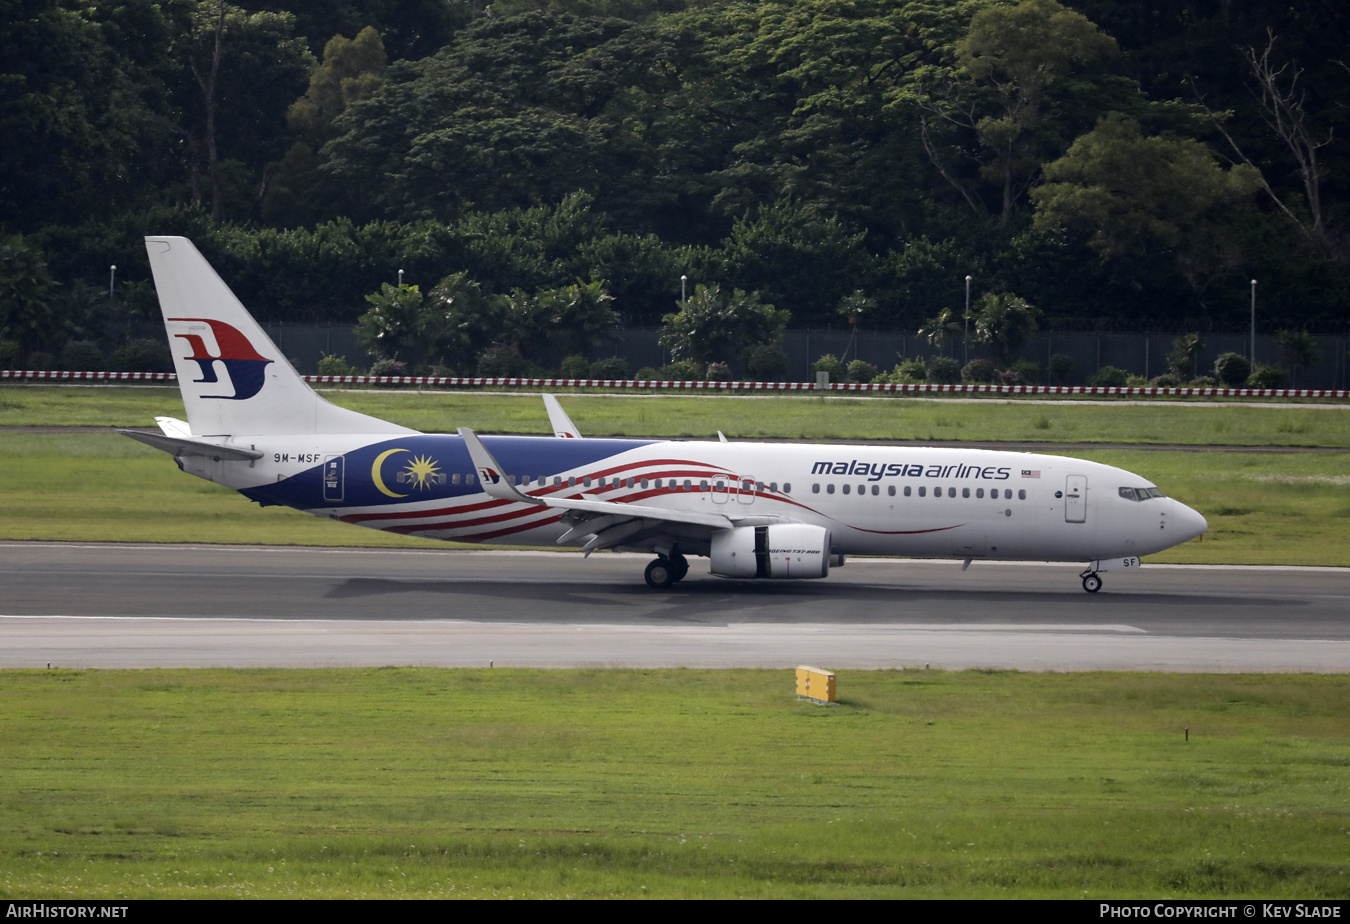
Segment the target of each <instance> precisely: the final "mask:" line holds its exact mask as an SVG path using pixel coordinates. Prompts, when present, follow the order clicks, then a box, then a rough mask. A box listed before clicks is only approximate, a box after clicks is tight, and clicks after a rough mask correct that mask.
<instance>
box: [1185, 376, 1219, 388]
mask: <svg viewBox="0 0 1350 924" xmlns="http://www.w3.org/2000/svg"><path fill="white" fill-rule="evenodd" d="M1218 384H1219V380H1218V379H1216V378H1214V377H1213V376H1209V375H1200V376H1196V377H1195V378H1193V379H1191V381H1190V387H1191V388H1215V387H1217V386H1218Z"/></svg>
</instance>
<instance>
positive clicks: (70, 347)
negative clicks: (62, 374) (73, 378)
mask: <svg viewBox="0 0 1350 924" xmlns="http://www.w3.org/2000/svg"><path fill="white" fill-rule="evenodd" d="M61 368H62V369H69V370H70V371H72V372H101V371H103V351H102V350H100V349H99V348H98V344H97V343H95V342H94V341H92V340H70V341H67V342H66V345H65V346H64V347H62V348H61Z"/></svg>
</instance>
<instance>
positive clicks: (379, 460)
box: [370, 449, 408, 497]
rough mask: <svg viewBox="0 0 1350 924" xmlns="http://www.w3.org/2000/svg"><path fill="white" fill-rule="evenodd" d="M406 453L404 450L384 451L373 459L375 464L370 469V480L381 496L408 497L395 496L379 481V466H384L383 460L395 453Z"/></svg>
mask: <svg viewBox="0 0 1350 924" xmlns="http://www.w3.org/2000/svg"><path fill="white" fill-rule="evenodd" d="M407 451H408V450H406V449H386V450H385V451H384V452H382V453H380V454H379V455H378V456H376V457H375V464H374V465H372V466H371V467H370V480H371V481H373V482H375V487H377V488H379V489H380V493H381V494H388V495H389V496H390V497H407V496H408V495H406V494H395V493H394V492H393V491H391V490H389V489H388V488H386V487H385V486H384V482H383V481H382V480H381V479H380V466H381V465H384V460H385V459H387V458H389V457H390V456H392V455H393V454H394V453H396V452H407Z"/></svg>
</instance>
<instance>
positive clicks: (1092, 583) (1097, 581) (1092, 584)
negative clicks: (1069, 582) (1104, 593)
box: [1083, 574, 1102, 594]
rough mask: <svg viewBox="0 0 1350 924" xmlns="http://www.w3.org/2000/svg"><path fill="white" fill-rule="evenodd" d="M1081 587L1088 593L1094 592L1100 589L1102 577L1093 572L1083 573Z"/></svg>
mask: <svg viewBox="0 0 1350 924" xmlns="http://www.w3.org/2000/svg"><path fill="white" fill-rule="evenodd" d="M1083 589H1084V590H1086V591H1087V592H1088V593H1090V594H1095V593H1096V592H1097V591H1099V590H1101V589H1102V579H1101V578H1100V577H1098V576H1097V575H1095V574H1085V575H1083Z"/></svg>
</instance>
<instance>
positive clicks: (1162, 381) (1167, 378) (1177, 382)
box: [1148, 372, 1181, 388]
mask: <svg viewBox="0 0 1350 924" xmlns="http://www.w3.org/2000/svg"><path fill="white" fill-rule="evenodd" d="M1148 383H1149V384H1150V385H1152V386H1153V387H1154V388H1180V387H1181V379H1179V378H1177V374H1176V373H1175V372H1164V373H1163V374H1162V375H1155V376H1154V377H1153V378H1151V379H1149V380H1148Z"/></svg>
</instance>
